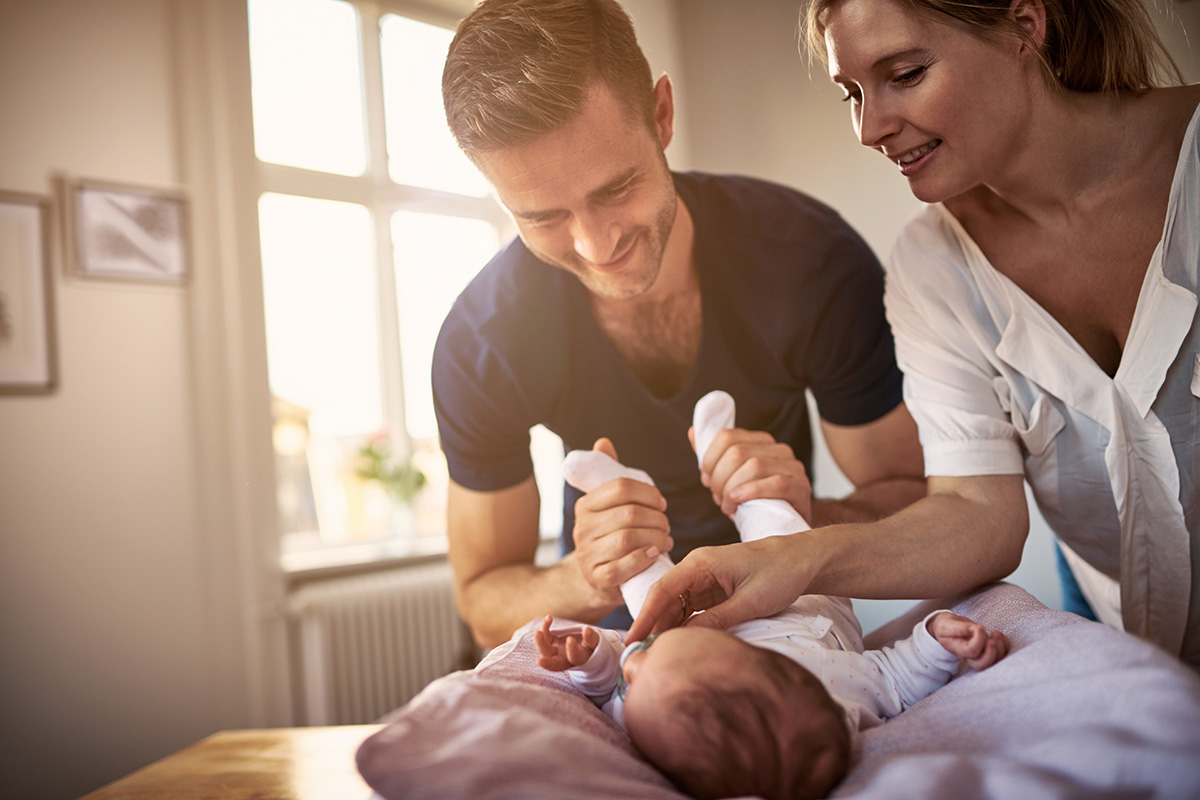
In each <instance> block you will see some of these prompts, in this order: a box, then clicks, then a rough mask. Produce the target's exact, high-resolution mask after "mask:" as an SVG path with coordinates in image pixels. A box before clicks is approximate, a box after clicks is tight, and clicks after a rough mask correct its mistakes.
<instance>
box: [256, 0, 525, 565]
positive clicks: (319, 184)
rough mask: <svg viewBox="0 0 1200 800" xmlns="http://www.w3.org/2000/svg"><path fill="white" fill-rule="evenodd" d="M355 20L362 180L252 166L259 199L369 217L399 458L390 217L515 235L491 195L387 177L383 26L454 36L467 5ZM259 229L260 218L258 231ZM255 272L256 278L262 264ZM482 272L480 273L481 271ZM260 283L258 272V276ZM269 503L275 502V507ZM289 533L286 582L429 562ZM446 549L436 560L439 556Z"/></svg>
mask: <svg viewBox="0 0 1200 800" xmlns="http://www.w3.org/2000/svg"><path fill="white" fill-rule="evenodd" d="M342 2H346V3H348V4H349V5H351V6H352V7H353V8H354V9H355V11H356V12H357V14H358V21H359V29H358V36H359V48H360V50H359V52H360V58H361V62H360V68H361V69H362V92H363V97H362V107H363V110H364V115H365V119H364V121H363V122H364V125H363V134H364V136H365V138H366V143H365V144H366V169H365V170H364V172H363V173H362V174H361V175H341V174H336V173H328V172H321V171H317V170H311V169H305V168H302V167H294V166H289V165H284V164H276V163H272V162H268V161H263V160H261V159H259V158H258V156H257V154H255V155H254V161H255V163H256V165H257V170H256V173H257V186H256V197H261V196H262V195H263V194H267V193H278V194H285V195H293V196H298V197H307V198H315V199H322V200H334V201H342V202H349V203H356V204H359V205H362V206H364V207H365V208H366V209H367V211H368V212H369V214H370V217H371V224H372V231H373V242H372V244H373V248H374V262H375V264H374V266H375V279H376V287H377V295H376V296H377V308H376V309H375V310H376V313H377V315H378V323H379V346H380V350H379V364H378V369H379V376H380V386H381V392H382V397H381V402H382V408H383V415H384V419H385V420H386V421H387V422H388V424H389V427H390V429H391V430H392V431H393V442H392V445H393V448H394V449H395V452H396V453H397V455H399V456H400V457H405V456H406V455H408V454H409V453H411V452H412V441H411V438H410V434H409V431H408V426H407V424H406V415H405V403H404V377H403V373H404V370H403V366H404V365H403V355H402V352H401V330H400V316H399V309H398V304H397V294H396V290H397V286H396V283H397V275H396V270H395V263H394V251H393V243H392V232H391V225H392V216H393V215H394V214H396V213H397V212H400V211H409V212H418V213H425V214H435V215H440V216H447V217H459V218H465V219H473V220H482V221H484V222H487V223H488V224H490V225H491V226H492V227H493V228H494V229H495V230H496V234H497V239H498V241H501V242H503V241H507V240H508V239H510V238H512V236H514V235H515V226H514V225H513V224H512V220H511V218H510V217H509V216H508V214H507V213H506V212H505V211H504V209H503V208H502V207H501V206H500V204H499V202H498V201H497V200H496V199H495V198H494V197H493V196H492V194H491V193H488V194H486V195H483V196H480V197H472V196H469V195H460V194H455V193H451V192H446V191H442V190H438V189H432V188H428V187H423V186H416V185H409V184H401V183H397V182H396V181H395V180H393V179H392V177H391V175H390V172H389V164H388V150H387V130H386V114H385V107H384V85H383V68H382V46H381V35H382V28H381V22H382V20H383V18H384V16H386V15H389V14H395V15H399V16H403V17H407V18H409V19H413V20H416V21H418V22H423V23H426V24H430V25H436V26H439V27H443V28H447V29H449V30H451V31H453V30H454V29H455V28H456V27H457V25H458V21H459V19H460V13H459V12H461V13H462V14H465V13H467V12H469V11H470V9H471V7H472V4H471V3H469V2H467V3H465V4H464V3H457V4H455V3H453V2H447V3H446V5H445V7H441V6H435V5H430V4H428V3H420V2H406V1H405V0H390V1H387V2H371V1H370V0H342ZM258 224H259V221H258V218H257V215H256V217H255V227H256V229H257V226H258ZM259 266H260V270H261V264H260V265H259ZM480 266H481V267H482V266H483V265H482V264H480ZM260 275H261V272H260ZM273 499H274V495H273V494H272V500H273ZM288 533H289V532H285V531H283V530H278V529H277V538H278V545H279V553H280V564H281V567H282V569H283V571H284V572H285V573H286V574H287V575H288V577H289V579H292V578H297V577H311V576H312V575H313V574H314V573H319V572H325V571H329V570H333V569H337V570H344V569H351V568H355V567H360V568H361V567H368V568H369V567H374V566H377V565H380V564H384V563H387V564H392V563H395V562H396V561H398V560H408V559H410V558H427V557H429V555H430V553H429V551H428V547H427V546H426V547H424V548H418V547H416V546H415V545H414V543H413V542H411V541H409V542H405V541H401V540H399V539H397V538H396V537H384V538H381V539H377V540H371V541H362V542H357V543H354V544H353V545H336V544H330V545H328V546H327V547H323V548H314V549H304V550H289V549H288V548H287V547H286V542H287V539H288ZM444 552H445V545H444V541H443V544H442V546H441V547H440V549H439V551H438V553H436V554H435V555H437V554H444Z"/></svg>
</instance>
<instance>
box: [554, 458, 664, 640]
mask: <svg viewBox="0 0 1200 800" xmlns="http://www.w3.org/2000/svg"><path fill="white" fill-rule="evenodd" d="M563 478H565V479H566V481H567V483H569V484H571V485H572V486H574V487H575V488H576V489H578V490H579V491H581V492H590V491H591V490H592V489H595V488H597V487H599V486H602V485H603V484H605V483H608V482H609V481H611V480H616V479H617V478H633V479H634V480H635V481H641V482H642V483H648V484H650V485H651V486H653V485H654V481H653V480H651V478H650V476H649V475H647V474H646V473H645V472H643V471H642V470H640V469H632V468H630V467H627V466H625V465H624V464H622V463H621V462H620V461H617V460H616V459H614V458H612V457H610V456H607V455H605V454H604V453H601V452H598V451H596V450H572V451H571V452H569V453H567V457H566V459H565V460H564V461H563ZM673 566H675V564H674V562H672V561H671V557H670V556H669V555H667V554H666V553H659V554H658V558H657V559H656V560H655V561H654V563H653V564H651V565H650V566H648V567H646V569H645V570H643V571H642V572H639V573H638V574H637V575H634V576H633V577H632V578H630V579H629V580H627V581H625V582H624V583H622V584H621V597H622V598H623V599H624V600H625V605H626V606H627V607H628V608H629V613H630V614H631V615H632V616H634V617H635V618H636V617H637V615H638V612H639V611H641V610H642V604H644V603H645V602H646V593H647V592H649V591H650V587H651V585H653V584H654V582H655V581H657V580H658V579H659V578H661V577H662V576H663V575H665V574H666V572H667V570H669V569H670V568H671V567H673Z"/></svg>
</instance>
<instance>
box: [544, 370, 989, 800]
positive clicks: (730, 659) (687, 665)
mask: <svg viewBox="0 0 1200 800" xmlns="http://www.w3.org/2000/svg"><path fill="white" fill-rule="evenodd" d="M733 416H734V408H733V399H732V398H731V397H729V395H727V394H725V393H724V392H714V393H711V394H710V395H706V396H705V397H704V398H702V399H701V400H700V402H699V403H697V404H696V411H695V419H694V429H695V439H696V452H697V454H698V457H702V455H703V454H704V453H705V452H706V450H707V449H708V446H709V444H711V442H712V440H713V438H714V437H715V435H716V433H717V432H718V431H719V430H720V429H722V428H726V427H731V426H732V424H733ZM564 474H565V476H566V478H567V480H568V481H569V482H571V483H572V485H574V486H576V487H577V488H579V489H581V490H583V491H590V490H591V489H593V488H595V487H596V486H599V485H601V484H602V483H604V482H606V481H607V480H612V479H614V478H618V477H625V478H633V479H636V480H643V481H645V482H648V483H652V481H651V480H650V478H649V476H648V475H646V474H645V473H644V472H640V471H638V470H630V469H628V468H627V467H625V466H623V465H621V464H620V463H619V462H616V461H615V460H613V459H609V458H608V457H607V456H602V455H601V454H599V453H580V452H578V451H577V452H574V453H571V454H569V455H568V458H567V462H566V464H565V465H564ZM734 523H735V525H736V526H737V528H738V531H739V534H740V535H741V538H742V539H743V541H748V540H751V539H757V538H762V537H763V536H769V535H775V534H790V533H796V532H798V531H804V530H807V529H808V527H809V526H808V524H807V523H806V522H805V521H804V519H803V518H802V517H800V515H799V514H797V513H796V512H795V510H794V509H792V507H791V506H790V505H789V504H787V503H786V502H784V501H780V500H752V501H749V502H746V503H743V504H742V505H741V506H739V508H738V510H737V512H736V514H735V515H734ZM669 567H670V560H669V559H667V558H666V556H660V559H659V563H656V564H654V565H652V566H651V567H650V568H649V569H648V570H646V572H643V573H642V574H641V575H639V576H637V577H635V578H634V579H631V580H630V581H629V582H627V583H626V584H625V585H623V586H622V594H623V596H624V598H625V601H626V604H627V605H628V606H629V608H630V613H632V614H634V615H635V616H636V614H637V612H638V610H639V608H640V606H641V603H642V601H643V600H644V599H645V594H646V591H647V590H648V589H649V585H650V583H652V582H653V581H654V580H657V579H658V577H660V576H661V574H662V573H663V572H665V570H666V569H668V568H669ZM680 600H681V604H682V609H681V610H682V612H683V615H684V617H685V618H686V617H687V616H688V609H687V605H686V602H684V599H683V598H680ZM552 625H553V621H552V620H551V618H550V617H546V618H545V619H544V620H543V621H542V625H541V627H540V629H539V630H537V631H536V633H535V641H536V643H537V647H538V651H539V655H540V658H539V659H538V664H539V665H540V666H542V667H543V668H545V669H550V670H555V671H563V670H565V671H566V672H567V675H568V676H569V677H570V678H571V679H572V681H573V682H574V683H575V684H576V685H577V686H578V687H579V688H580V690H581V691H583V692H584V694H585V695H587V696H588V697H589V698H591V699H592V700H593V702H595V703H596V704H597V705H599V706H601V707H602V708H604V709H605V711H607V712H608V713H610V714H611V715H612V716H613V717H614V719H616V720H617V722H618V723H620V724H622V725H623V726H624V727H625V728H626V730H627V731H628V733H629V735H630V738H631V739H632V740H633V743H634V745H635V746H636V747H637V748H638V750H640V751H641V752H642V754H643V755H644V756H645V757H646V758H647V759H648V760H649V761H650V762H651V763H653V764H654V765H655V766H656V767H657V768H658V769H659V770H660V771H662V772H663V773H664V774H665V775H667V777H669V778H670V779H671V780H672V781H674V782H675V783H676V785H678V786H679V787H680V788H681V789H683V790H684V791H686V792H688V793H689V794H691V795H693V796H694V797H697V798H709V797H713V798H717V797H736V796H741V795H758V796H761V797H763V798H767V799H768V800H772V799H773V798H803V797H822V796H824V795H825V794H827V793H828V792H829V791H830V790H831V789H832V788H833V787H834V786H835V785H837V783H838V781H840V780H841V779H842V777H843V776H844V775H845V774H846V772H847V770H848V769H849V766H850V760H851V755H852V739H851V734H852V732H858V731H861V730H864V729H866V728H869V727H871V726H873V725H877V724H879V723H880V722H881V721H882V720H883V719H886V718H888V717H891V716H894V715H896V714H899V713H900V712H901V711H902V710H904V709H905V708H908V707H909V706H911V705H912V704H913V703H916V702H917V701H918V700H920V699H922V698H923V697H925V696H927V695H928V694H930V693H931V692H933V691H934V690H935V689H937V688H939V687H941V686H942V685H944V684H945V683H946V682H947V681H949V680H950V678H951V677H953V676H954V674H955V672H956V671H957V670H958V667H959V661H960V659H961V660H965V661H966V663H967V664H968V665H969V666H970V667H972V668H974V669H984V668H986V667H988V666H991V665H992V664H994V663H995V662H997V661H999V660H1000V659H1001V658H1003V657H1004V656H1005V655H1006V654H1007V652H1008V647H1009V643H1008V639H1007V638H1006V637H1005V636H1004V634H1003V633H999V632H995V633H992V634H991V635H989V634H988V633H987V631H986V630H985V629H984V628H983V626H981V625H979V624H977V623H975V622H972V621H971V620H969V619H967V618H965V617H961V616H958V615H957V614H952V613H951V612H949V611H936V612H934V613H933V614H930V615H929V616H928V617H926V618H925V619H924V620H922V621H921V623H920V624H918V625H917V626H916V627H915V628H914V629H913V635H912V636H911V637H910V638H908V639H905V640H902V641H899V642H897V643H896V644H895V645H893V646H892V647H888V648H884V649H883V650H869V651H866V652H863V646H862V632H861V629H860V628H859V625H858V620H857V619H856V618H855V617H854V614H853V612H852V610H851V607H850V603H849V601H848V600H846V599H844V598H835V597H825V596H822V595H805V596H802V597H800V598H799V599H797V600H796V602H795V603H793V604H792V606H791V607H790V608H788V609H786V610H784V611H782V612H780V613H779V614H776V615H775V616H773V617H769V618H765V619H758V620H749V621H746V622H743V623H740V624H738V625H735V626H733V627H732V628H730V629H729V630H727V631H719V630H712V629H708V628H692V627H680V628H674V629H671V630H668V631H665V632H663V633H661V634H659V635H658V636H651V637H650V638H648V639H646V640H645V641H644V642H637V643H632V644H630V645H629V646H627V647H626V646H625V644H624V642H623V641H622V637H621V634H620V633H619V632H617V631H612V630H601V629H598V628H594V627H591V626H581V625H568V626H566V627H563V626H562V625H559V626H556V627H554V628H552ZM652 646H653V647H652Z"/></svg>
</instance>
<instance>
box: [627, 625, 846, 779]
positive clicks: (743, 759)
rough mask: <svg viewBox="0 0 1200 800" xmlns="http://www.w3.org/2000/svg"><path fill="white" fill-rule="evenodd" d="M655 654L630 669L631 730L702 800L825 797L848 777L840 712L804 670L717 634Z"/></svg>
mask: <svg viewBox="0 0 1200 800" xmlns="http://www.w3.org/2000/svg"><path fill="white" fill-rule="evenodd" d="M651 645H652V646H650V647H647V648H646V649H644V650H641V651H638V652H635V653H632V654H631V655H630V656H629V657H628V658H627V659H626V661H625V666H624V676H625V680H626V682H627V683H628V689H627V691H626V695H625V707H624V718H625V727H626V729H627V730H628V731H629V735H630V738H632V739H633V743H634V744H635V745H636V746H637V748H638V750H640V751H641V752H642V754H643V755H644V756H645V757H646V758H647V759H648V760H649V761H650V762H651V763H653V764H654V765H655V766H656V767H658V769H659V770H660V771H662V772H663V773H664V774H665V775H666V776H667V777H669V778H670V779H671V780H672V781H674V782H675V784H676V785H677V786H679V787H680V788H681V789H683V790H684V791H686V792H687V793H689V794H691V795H692V796H693V797H697V798H718V797H738V796H742V795H757V796H761V797H764V798H768V800H775V798H788V800H791V798H808V797H824V796H825V795H826V794H828V793H829V791H830V790H832V789H833V787H834V786H836V785H837V782H838V781H839V780H841V779H842V777H843V776H844V775H845V774H846V771H847V770H848V769H849V765H850V754H851V745H850V732H849V729H848V728H847V726H846V722H845V717H844V715H843V713H842V710H841V707H840V706H839V705H838V704H837V702H836V701H835V700H834V699H833V698H832V697H830V695H829V693H828V692H827V691H825V689H824V687H822V686H821V683H820V681H819V680H818V679H817V678H816V676H814V675H813V674H812V673H811V672H809V671H808V670H806V669H805V668H804V667H802V666H800V665H799V664H797V663H796V662H795V661H792V660H791V659H790V658H787V657H786V656H784V655H782V654H780V653H776V652H775V651H773V650H767V649H765V648H761V647H754V646H753V645H749V644H747V643H746V642H743V641H742V640H741V639H738V638H737V637H736V636H734V635H733V634H731V633H728V632H726V631H717V630H712V629H709V628H686V627H685V628H674V629H672V630H669V631H666V632H664V633H662V634H661V635H659V636H658V637H657V638H655V639H654V640H653V641H652V642H651Z"/></svg>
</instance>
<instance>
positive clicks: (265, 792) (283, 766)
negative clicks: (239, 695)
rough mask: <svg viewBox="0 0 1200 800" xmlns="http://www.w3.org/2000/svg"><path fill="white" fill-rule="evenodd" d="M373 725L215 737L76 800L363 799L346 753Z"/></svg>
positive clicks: (362, 786)
mask: <svg viewBox="0 0 1200 800" xmlns="http://www.w3.org/2000/svg"><path fill="white" fill-rule="evenodd" d="M380 727H381V726H380V725H339V726H336V727H329V728H267V729H264V730H241V731H221V732H220V733H214V734H213V735H212V736H209V737H208V738H207V739H203V740H201V741H199V742H197V743H196V744H194V745H192V746H190V747H185V748H184V749H183V750H180V751H179V752H178V753H175V754H173V755H170V756H167V757H166V758H164V759H162V760H161V761H156V762H155V763H153V764H151V765H150V766H148V767H143V768H142V769H139V770H138V771H137V772H134V773H132V774H130V775H126V776H125V777H124V778H121V779H120V780H118V781H116V782H114V783H110V784H109V785H108V786H105V787H103V788H102V789H97V790H96V791H94V792H92V793H91V794H88V795H86V796H85V797H83V798H81V800H167V798H170V800H367V798H369V797H371V795H372V792H371V789H370V787H368V786H367V784H366V783H364V782H363V779H362V776H360V775H359V774H358V769H357V768H356V767H355V766H354V753H355V751H356V750H357V749H358V746H359V745H360V744H362V742H363V740H364V739H366V738H367V737H368V736H369V735H371V734H372V733H374V732H375V731H377V730H379V729H380Z"/></svg>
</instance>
